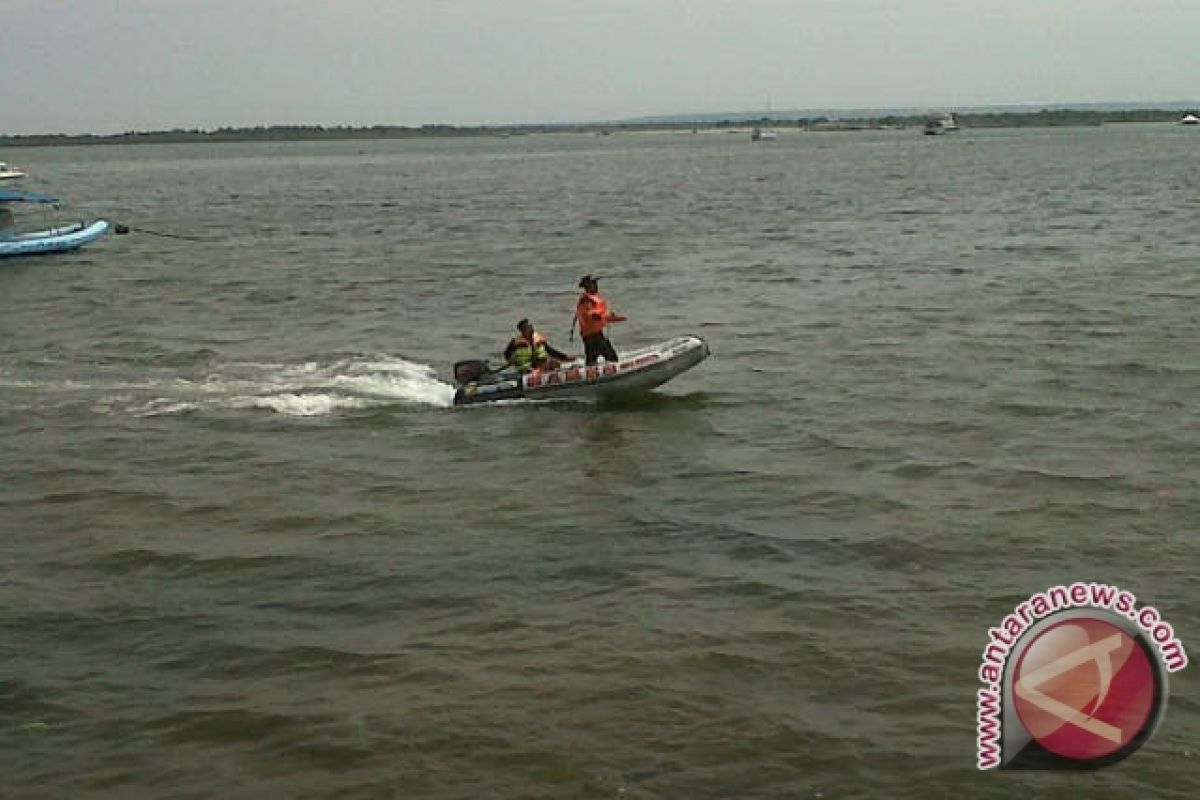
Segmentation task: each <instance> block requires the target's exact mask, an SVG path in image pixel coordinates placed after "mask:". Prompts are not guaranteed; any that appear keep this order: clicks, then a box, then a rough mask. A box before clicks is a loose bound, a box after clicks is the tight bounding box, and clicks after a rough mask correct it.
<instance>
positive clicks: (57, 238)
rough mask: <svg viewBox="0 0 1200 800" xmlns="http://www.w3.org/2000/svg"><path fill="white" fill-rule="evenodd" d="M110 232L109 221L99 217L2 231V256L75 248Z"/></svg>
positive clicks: (0, 255) (0, 239)
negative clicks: (45, 227) (25, 230)
mask: <svg viewBox="0 0 1200 800" xmlns="http://www.w3.org/2000/svg"><path fill="white" fill-rule="evenodd" d="M107 232H108V222H107V221H105V220H102V219H98V220H96V221H95V222H91V223H86V224H85V223H82V222H77V223H75V224H73V225H64V226H63V227H60V228H50V229H48V230H44V231H32V232H30V233H15V234H4V233H0V257H4V256H32V255H39V254H42V253H59V252H62V251H64V250H74V249H75V248H77V247H83V246H84V245H85V244H88V243H89V242H94V241H96V240H97V239H99V238H100V237H101V236H103V235H104V234H105V233H107Z"/></svg>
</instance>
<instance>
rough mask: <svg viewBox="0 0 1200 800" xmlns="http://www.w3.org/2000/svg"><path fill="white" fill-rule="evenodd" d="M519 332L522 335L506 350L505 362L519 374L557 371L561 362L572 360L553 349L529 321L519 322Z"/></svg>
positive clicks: (514, 339)
mask: <svg viewBox="0 0 1200 800" xmlns="http://www.w3.org/2000/svg"><path fill="white" fill-rule="evenodd" d="M517 330H518V331H520V333H521V335H520V336H516V337H513V340H512V341H511V342H509V343H508V347H506V348H505V349H504V360H505V361H507V362H508V363H509V365H510V366H512V367H513V368H514V369H515V370H516V371H517V372H529V371H531V370H535V369H557V368H558V366H559V363H560V362H562V361H570V360H571V356H569V355H567V354H566V353H560V352H559V351H558V350H555V349H554V348H553V347H551V346H550V343H549V342H548V341H546V337H545V336H542V335H541V334H540V333H538V332H537V331H536V330H534V328H533V325H532V324H531V323H530V322H529V320H527V319H523V320H521V321H520V322H518V323H517Z"/></svg>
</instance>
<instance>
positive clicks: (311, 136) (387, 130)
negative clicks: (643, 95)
mask: <svg viewBox="0 0 1200 800" xmlns="http://www.w3.org/2000/svg"><path fill="white" fill-rule="evenodd" d="M1182 113H1183V112H1182V111H1181V110H1179V109H1137V110H1115V111H1077V110H1071V109H1055V110H1048V109H1047V110H1041V111H1036V112H996V113H990V112H980V113H970V112H963V113H960V114H958V120H959V122H960V124H961V125H962V127H963V128H1040V127H1087V126H1098V125H1107V124H1119V123H1131V122H1178V121H1179V120H1180V118H1181V115H1182ZM934 119H937V116H933V115H902V116H901V115H886V116H878V117H856V118H832V117H811V118H807V117H803V118H777V117H770V116H764V117H760V118H748V117H737V118H730V119H724V120H719V121H713V120H711V119H705V120H703V121H699V120H686V119H680V120H678V121H651V122H613V123H579V124H561V125H558V124H555V125H502V126H490V125H489V126H473V127H472V126H457V125H423V126H421V127H404V126H395V125H373V126H369V127H352V126H324V125H270V126H260V127H253V128H232V127H227V128H218V129H216V130H200V129H192V130H182V129H175V130H167V131H129V132H126V133H115V134H21V135H11V134H5V135H0V146H2V147H46V146H54V145H91V144H188V143H202V142H297V141H338V140H355V139H360V140H365V139H423V138H451V137H460V138H465V137H500V138H504V137H510V136H525V135H529V134H546V133H574V134H596V135H607V134H612V133H638V132H655V131H685V132H686V131H697V132H699V131H721V130H740V129H746V128H749V127H752V126H763V127H771V128H775V129H779V130H787V129H793V130H803V131H815V132H820V131H858V130H890V129H904V128H919V127H921V126H923V125H924V124H925V123H926V122H929V121H931V120H934Z"/></svg>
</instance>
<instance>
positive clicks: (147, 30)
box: [0, 0, 1200, 135]
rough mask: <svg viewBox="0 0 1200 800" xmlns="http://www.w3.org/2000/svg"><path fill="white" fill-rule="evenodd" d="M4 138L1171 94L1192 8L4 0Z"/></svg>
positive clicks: (1195, 20) (1189, 73) (1183, 72)
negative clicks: (70, 0)
mask: <svg viewBox="0 0 1200 800" xmlns="http://www.w3.org/2000/svg"><path fill="white" fill-rule="evenodd" d="M4 9H5V14H4V17H5V26H6V29H7V30H8V31H10V32H19V35H12V36H10V37H9V38H8V39H7V40H6V42H5V46H4V48H3V49H2V50H0V69H3V71H4V74H5V76H6V78H7V80H6V81H4V82H3V84H2V85H0V108H4V109H5V112H6V113H5V114H4V116H3V118H0V134H10V135H26V134H88V133H94V134H110V133H121V132H126V131H160V130H172V129H184V130H191V129H198V130H215V129H218V128H222V127H236V128H241V127H256V126H271V125H323V126H327V127H334V126H349V127H369V126H372V125H390V126H404V127H420V126H422V125H438V124H444V125H456V126H481V125H482V126H502V125H510V124H518V125H521V124H526V125H536V124H569V123H587V122H604V121H618V120H632V119H639V118H646V117H669V116H677V115H688V114H695V115H711V114H740V113H746V112H747V111H753V110H754V109H764V110H770V109H777V110H779V111H777V112H776V113H785V111H784V110H789V109H930V110H935V109H964V108H973V107H987V106H1039V105H1045V106H1056V107H1057V106H1062V105H1073V104H1074V105H1085V104H1094V103H1114V104H1122V103H1136V104H1145V103H1149V104H1152V105H1153V104H1169V105H1168V107H1183V106H1185V105H1188V104H1189V103H1188V101H1186V100H1179V99H1177V98H1188V97H1193V96H1195V95H1196V92H1195V91H1194V89H1193V86H1194V81H1195V79H1194V75H1195V74H1196V73H1197V67H1198V66H1200V63H1198V62H1200V58H1198V57H1197V54H1196V48H1195V46H1194V44H1193V42H1192V41H1191V39H1192V38H1193V32H1194V31H1195V30H1200V3H1189V2H1183V0H1145V1H1144V2H1141V3H1138V4H1136V5H1135V4H1131V3H1128V2H1124V1H1123V0H1121V1H1119V0H1061V2H1056V3H1054V4H1047V3H1045V2H1043V0H1011V2H1009V3H1006V4H1004V5H1003V6H997V5H996V4H994V3H990V2H982V0H957V2H951V0H909V1H908V2H906V3H903V4H901V3H888V2H883V1H882V0H841V1H840V2H831V0H807V1H806V0H741V2H737V3H734V2H728V1H727V0H689V2H687V3H684V2H679V1H678V0H638V1H637V2H635V1H634V0H604V1H603V2H601V1H600V0H557V2H552V0H509V2H506V3H503V4H497V3H494V2H491V3H489V2H486V0H443V2H433V0H343V2H341V3H338V4H333V3H327V2H318V1H317V0H258V1H257V2H253V3H249V2H240V1H239V0H92V2H88V3H86V4H83V3H78V4H67V3H46V2H45V0H4Z"/></svg>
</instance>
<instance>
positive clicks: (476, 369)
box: [454, 358, 490, 386]
mask: <svg viewBox="0 0 1200 800" xmlns="http://www.w3.org/2000/svg"><path fill="white" fill-rule="evenodd" d="M489 371H490V369H489V367H488V362H487V361H485V360H483V359H477V358H476V359H471V360H469V361H459V362H457V363H456V364H455V365H454V382H455V383H457V384H459V385H460V386H461V385H462V384H464V383H470V382H471V381H477V380H479V379H480V378H482V377H483V376H484V375H486V374H487V373H488V372H489Z"/></svg>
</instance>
